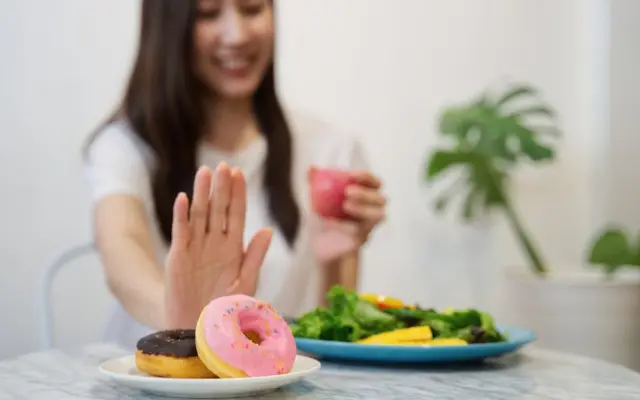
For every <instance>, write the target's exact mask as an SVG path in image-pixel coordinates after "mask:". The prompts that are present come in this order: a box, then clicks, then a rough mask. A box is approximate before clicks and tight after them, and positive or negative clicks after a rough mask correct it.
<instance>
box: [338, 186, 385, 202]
mask: <svg viewBox="0 0 640 400" xmlns="http://www.w3.org/2000/svg"><path fill="white" fill-rule="evenodd" d="M346 197H347V201H349V202H353V203H356V204H369V205H374V206H384V205H385V204H386V203H387V200H386V199H385V197H384V196H383V195H382V194H381V193H380V191H378V190H377V189H370V188H368V187H365V186H358V185H350V186H348V187H347V190H346Z"/></svg>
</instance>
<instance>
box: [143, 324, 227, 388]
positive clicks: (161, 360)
mask: <svg viewBox="0 0 640 400" xmlns="http://www.w3.org/2000/svg"><path fill="white" fill-rule="evenodd" d="M136 349H137V351H136V357H135V358H136V367H137V368H138V369H139V370H140V371H142V372H145V373H147V374H149V375H152V376H158V377H165V378H216V376H215V374H214V373H213V372H211V371H209V370H208V369H207V367H206V366H205V365H204V364H203V363H202V361H200V358H199V357H198V351H197V349H196V335H195V330H194V329H177V330H165V331H159V332H155V333H152V334H150V335H147V336H144V337H143V338H141V339H140V340H138V343H137V344H136Z"/></svg>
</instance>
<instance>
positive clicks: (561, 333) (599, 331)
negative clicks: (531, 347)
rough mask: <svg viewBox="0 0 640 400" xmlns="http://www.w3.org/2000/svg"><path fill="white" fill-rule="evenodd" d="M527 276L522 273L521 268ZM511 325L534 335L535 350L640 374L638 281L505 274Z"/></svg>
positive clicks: (624, 276)
mask: <svg viewBox="0 0 640 400" xmlns="http://www.w3.org/2000/svg"><path fill="white" fill-rule="evenodd" d="M522 270H523V271H525V272H526V269H524V268H522ZM506 292H507V295H508V297H507V299H506V300H507V305H508V313H507V314H508V315H509V316H510V317H509V319H508V322H509V323H514V324H518V325H520V326H523V327H528V328H530V329H532V330H534V331H535V333H536V336H537V343H536V344H537V345H538V346H541V347H546V348H550V349H556V350H561V351H566V352H571V353H576V354H581V355H585V356H589V357H595V358H599V359H603V360H607V361H610V362H614V363H618V364H621V365H624V366H626V367H629V368H632V369H635V370H640V277H639V276H638V275H637V274H635V273H622V274H618V275H616V276H615V277H613V278H612V279H610V280H606V279H605V278H604V276H603V274H602V273H600V272H599V271H597V270H596V271H593V272H591V271H585V272H576V273H563V274H551V275H550V276H548V277H546V278H544V279H540V278H537V277H535V276H533V275H532V274H525V273H516V272H509V273H508V274H507V291H506Z"/></svg>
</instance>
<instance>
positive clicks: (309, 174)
mask: <svg viewBox="0 0 640 400" xmlns="http://www.w3.org/2000/svg"><path fill="white" fill-rule="evenodd" d="M317 171H318V168H316V167H314V166H310V167H309V169H308V170H307V181H308V182H311V181H313V177H314V176H315V174H316V172H317Z"/></svg>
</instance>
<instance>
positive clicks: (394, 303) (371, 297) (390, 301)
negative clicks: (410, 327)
mask: <svg viewBox="0 0 640 400" xmlns="http://www.w3.org/2000/svg"><path fill="white" fill-rule="evenodd" d="M359 297H360V298H361V299H362V300H365V301H368V302H370V303H373V304H375V305H376V306H377V307H378V308H380V309H381V310H384V309H385V308H394V309H400V308H405V307H406V305H405V304H404V303H403V302H402V300H399V299H396V298H393V297H387V296H382V295H378V294H373V293H363V294H361V295H360V296H359Z"/></svg>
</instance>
